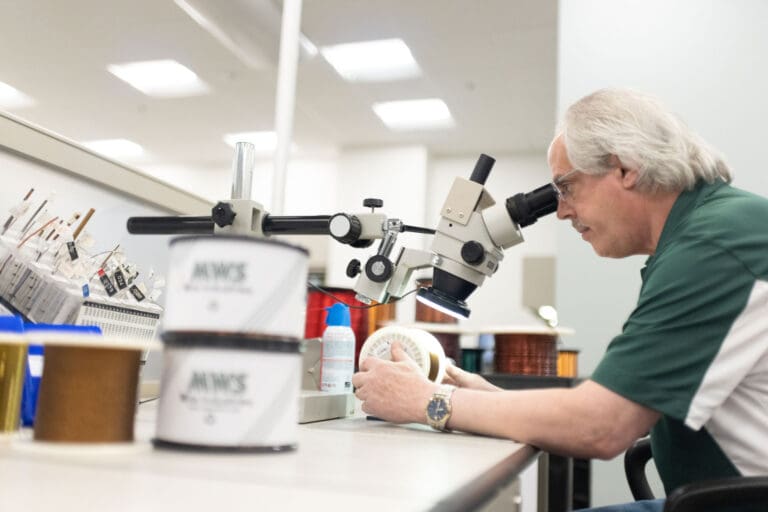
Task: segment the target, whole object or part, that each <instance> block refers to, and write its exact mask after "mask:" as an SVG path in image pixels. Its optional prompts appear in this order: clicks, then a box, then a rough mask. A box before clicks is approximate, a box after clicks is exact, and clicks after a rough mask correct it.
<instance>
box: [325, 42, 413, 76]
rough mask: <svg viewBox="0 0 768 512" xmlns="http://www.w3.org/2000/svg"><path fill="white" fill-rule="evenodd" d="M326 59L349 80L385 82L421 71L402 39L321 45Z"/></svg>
mask: <svg viewBox="0 0 768 512" xmlns="http://www.w3.org/2000/svg"><path fill="white" fill-rule="evenodd" d="M320 53H322V55H323V57H325V60H327V61H328V62H329V63H330V64H331V66H333V68H334V69H335V70H336V71H337V72H338V73H339V74H340V75H341V77H342V78H344V80H347V81H350V82H385V81H390V80H402V79H405V78H412V77H414V76H418V75H419V74H421V69H420V68H419V65H418V64H417V63H416V61H415V60H414V58H413V55H412V54H411V50H410V49H409V48H408V45H406V44H405V42H403V40H402V39H382V40H379V41H365V42H361V43H349V44H340V45H337V46H325V47H323V48H320Z"/></svg>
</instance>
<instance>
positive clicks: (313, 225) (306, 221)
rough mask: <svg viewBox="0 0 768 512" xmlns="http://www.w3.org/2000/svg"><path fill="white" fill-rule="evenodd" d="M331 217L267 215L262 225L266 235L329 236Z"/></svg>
mask: <svg viewBox="0 0 768 512" xmlns="http://www.w3.org/2000/svg"><path fill="white" fill-rule="evenodd" d="M330 219H331V216H330V215H305V216H282V217H275V216H272V215H267V216H266V217H265V218H264V221H263V222H262V223H261V230H262V231H263V232H264V233H266V234H272V235H278V234H287V235H328V234H330V230H329V228H328V222H329V221H330Z"/></svg>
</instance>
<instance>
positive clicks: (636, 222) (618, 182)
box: [549, 137, 644, 258]
mask: <svg viewBox="0 0 768 512" xmlns="http://www.w3.org/2000/svg"><path fill="white" fill-rule="evenodd" d="M549 167H550V169H551V170H552V179H553V182H554V183H555V185H556V186H557V187H558V189H559V190H560V191H561V193H562V196H561V198H560V201H559V202H558V206H557V217H558V218H559V219H563V220H564V219H570V221H571V224H572V225H573V227H574V229H576V231H578V232H579V233H580V234H581V238H582V239H583V240H585V241H587V242H589V243H590V244H591V245H592V248H593V249H594V250H595V252H596V253H597V254H598V255H599V256H606V257H610V258H623V257H625V256H630V255H633V254H640V253H643V252H644V251H643V243H642V240H643V237H642V225H643V221H644V219H642V218H641V216H639V215H637V209H635V208H634V207H633V205H634V204H635V201H634V198H633V197H632V193H631V192H630V189H629V188H628V187H627V178H626V177H625V171H623V170H622V169H621V167H620V166H619V165H617V167H616V168H615V169H611V170H610V171H609V172H607V173H606V174H602V175H594V174H586V173H584V172H581V171H578V170H574V167H573V165H572V164H571V162H570V161H569V160H568V155H567V154H566V150H565V144H564V143H563V140H562V138H560V137H558V138H557V139H555V141H554V142H553V143H552V149H551V151H550V155H549ZM638 217H640V218H638Z"/></svg>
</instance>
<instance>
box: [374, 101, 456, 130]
mask: <svg viewBox="0 0 768 512" xmlns="http://www.w3.org/2000/svg"><path fill="white" fill-rule="evenodd" d="M373 111H374V112H375V113H376V115H377V116H379V118H380V119H381V120H382V121H383V122H384V124H385V125H387V127H388V128H389V129H390V130H396V131H405V130H432V129H439V128H450V127H452V126H454V125H455V122H454V120H453V117H452V116H451V111H450V110H448V105H446V104H445V102H444V101H443V100H441V99H439V98H429V99H423V100H404V101H387V102H383V103H374V104H373Z"/></svg>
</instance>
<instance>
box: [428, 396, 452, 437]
mask: <svg viewBox="0 0 768 512" xmlns="http://www.w3.org/2000/svg"><path fill="white" fill-rule="evenodd" d="M455 390H456V386H450V385H447V384H445V385H442V386H440V387H438V388H437V390H436V391H435V392H434V393H433V394H432V398H431V399H430V401H429V403H428V404H427V425H429V426H430V427H432V428H434V429H435V430H441V431H443V432H448V431H449V429H447V428H446V426H445V425H446V424H447V423H448V419H449V418H450V417H451V395H452V394H453V392H454V391H455Z"/></svg>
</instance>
